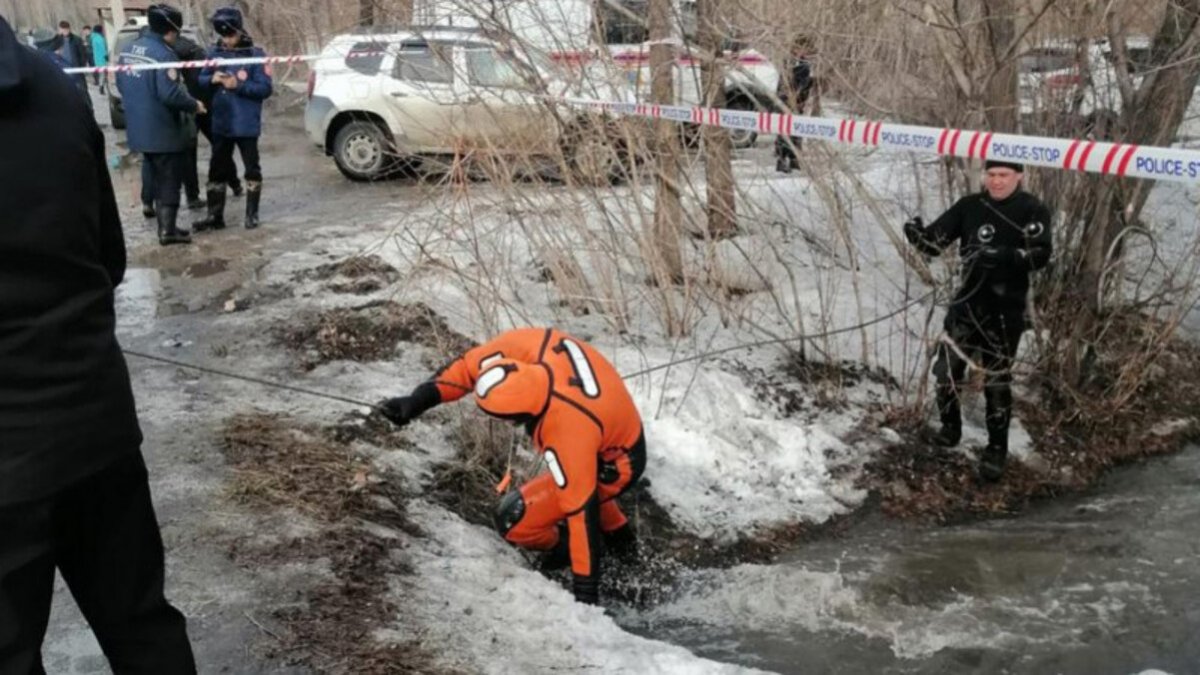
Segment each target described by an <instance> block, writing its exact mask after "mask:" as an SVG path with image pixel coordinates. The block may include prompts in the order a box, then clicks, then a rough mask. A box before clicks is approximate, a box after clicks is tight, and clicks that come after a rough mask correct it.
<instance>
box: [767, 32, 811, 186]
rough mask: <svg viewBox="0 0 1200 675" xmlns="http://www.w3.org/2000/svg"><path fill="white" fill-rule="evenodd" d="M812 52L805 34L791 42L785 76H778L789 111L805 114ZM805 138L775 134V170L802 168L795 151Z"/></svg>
mask: <svg viewBox="0 0 1200 675" xmlns="http://www.w3.org/2000/svg"><path fill="white" fill-rule="evenodd" d="M809 51H811V46H810V43H809V40H808V38H807V37H805V36H800V37H798V38H796V41H795V43H794V44H793V45H792V53H791V58H790V59H789V60H788V64H787V68H786V70H785V76H784V77H781V78H779V92H778V94H779V99H780V100H781V101H783V103H784V106H785V108H786V109H787V110H789V111H791V112H793V113H796V114H800V115H802V114H804V106H805V105H807V104H808V96H809V94H810V93H811V91H812V87H813V78H812V63H810V62H809V58H808V54H809ZM802 143H803V140H802V139H801V138H800V137H798V136H793V137H790V138H789V137H787V136H784V135H783V134H780V135H778V136H776V137H775V170H776V171H779V172H780V173H791V172H792V171H793V170H794V169H798V168H800V163H799V159H798V158H797V157H796V151H797V150H799V149H800V147H801V144H802Z"/></svg>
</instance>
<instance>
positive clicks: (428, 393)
mask: <svg viewBox="0 0 1200 675" xmlns="http://www.w3.org/2000/svg"><path fill="white" fill-rule="evenodd" d="M441 398H442V397H441V395H440V394H438V390H437V385H435V384H433V383H432V382H425V383H424V384H421V385H419V386H418V387H417V388H416V389H413V391H412V393H411V394H409V395H408V396H398V397H396V398H388V399H384V400H382V401H380V402H379V403H378V404H376V406H375V407H376V408H378V409H379V412H380V413H382V414H383V416H384V417H386V418H388V419H389V420H391V422H392V423H393V424H395V425H396V426H399V427H402V426H404V425H406V424H408V423H409V422H411V421H413V420H415V419H417V418H418V417H420V416H421V413H424V412H425V411H426V410H429V409H430V408H432V407H433V406H435V405H437V404H438V403H440V402H441Z"/></svg>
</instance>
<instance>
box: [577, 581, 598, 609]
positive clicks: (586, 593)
mask: <svg viewBox="0 0 1200 675" xmlns="http://www.w3.org/2000/svg"><path fill="white" fill-rule="evenodd" d="M573 589H574V591H575V601H576V602H582V603H583V604H585V605H598V604H600V580H599V579H597V578H596V577H584V576H580V575H578V574H576V575H575V578H574V580H573Z"/></svg>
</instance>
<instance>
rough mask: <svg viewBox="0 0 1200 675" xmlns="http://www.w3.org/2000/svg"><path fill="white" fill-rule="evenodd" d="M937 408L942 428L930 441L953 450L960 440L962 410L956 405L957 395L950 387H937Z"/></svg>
mask: <svg viewBox="0 0 1200 675" xmlns="http://www.w3.org/2000/svg"><path fill="white" fill-rule="evenodd" d="M937 406H938V415H939V416H940V417H941V421H942V427H941V428H940V429H938V431H937V433H935V434H934V435H933V439H932V440H933V442H934V444H935V445H940V446H941V447H943V448H953V447H954V446H956V445H958V442H959V441H961V440H962V408H961V407H960V406H959V403H958V394H957V393H956V392H955V391H954V389H953V388H951V387H947V386H939V387H938V392H937Z"/></svg>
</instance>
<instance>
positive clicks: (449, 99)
mask: <svg viewBox="0 0 1200 675" xmlns="http://www.w3.org/2000/svg"><path fill="white" fill-rule="evenodd" d="M322 55H323V56H324V57H326V58H323V59H320V60H318V61H316V62H315V63H314V67H313V70H312V71H311V74H310V76H309V83H308V104H307V106H306V108H305V114H304V126H305V130H306V131H307V133H308V136H309V138H310V139H311V140H312V142H313V143H314V144H315V145H316V146H317V147H319V148H321V149H322V150H323V151H324V152H325V153H326V154H327V155H330V156H332V157H333V160H334V162H335V163H336V164H337V167H338V169H339V170H341V172H342V173H343V174H344V175H345V176H346V177H348V178H350V179H352V180H361V181H368V180H376V179H379V178H382V177H385V176H387V175H389V174H391V173H392V172H393V171H394V170H395V169H396V168H397V167H398V166H403V165H412V164H414V163H419V162H421V161H423V160H427V159H429V158H433V157H438V156H448V155H458V154H463V153H464V152H470V151H473V150H486V151H487V152H488V153H496V154H501V155H523V156H526V157H528V158H532V159H534V160H535V161H536V160H537V159H539V158H545V157H549V156H555V155H556V154H557V153H558V152H560V151H565V152H567V153H569V155H568V160H569V161H570V162H572V165H573V166H574V167H578V168H580V169H581V170H583V169H584V168H586V169H587V170H588V171H593V172H596V171H598V172H600V173H601V174H602V175H603V176H605V177H607V178H609V179H615V178H616V177H617V174H618V173H619V171H620V170H621V166H620V156H619V152H618V148H616V144H617V143H618V141H617V140H616V139H615V138H611V139H605V142H606V145H605V147H602V148H596V147H594V145H589V144H587V143H584V142H580V140H579V139H578V138H575V137H574V136H573V134H572V131H574V130H575V129H576V128H577V127H578V126H579V125H581V124H583V123H584V122H583V120H584V119H590V118H584V117H582V116H581V115H583V114H584V113H576V112H574V111H571V110H570V109H567V108H564V107H561V106H557V107H556V106H554V105H552V104H551V103H550V101H549V98H548V97H557V96H562V95H564V94H569V93H571V92H568V91H567V86H568V85H567V84H566V83H564V82H562V81H561V80H557V79H555V77H554V75H553V70H554V68H553V66H552V65H551V64H550V63H549V61H548V60H547V59H544V58H543V57H542V56H539V55H537V54H533V53H529V52H522V53H521V54H520V55H518V54H516V53H514V52H512V51H509V50H507V49H505V48H502V47H501V46H500V45H498V44H496V43H494V42H492V41H490V40H488V39H487V38H485V37H484V36H483V35H482V34H481V33H480V32H478V31H477V30H475V29H462V28H459V29H455V28H446V27H433V28H428V29H409V30H405V31H403V32H397V33H390V34H387V35H373V34H350V35H342V36H339V37H336V38H334V39H333V41H332V42H330V43H329V45H327V46H326V47H325V49H324V50H323V52H322ZM581 137H588V138H592V137H594V135H593V134H581ZM584 153H593V155H596V156H587V157H585V156H584ZM597 162H599V163H600V164H599V165H597V164H596V163H597Z"/></svg>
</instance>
